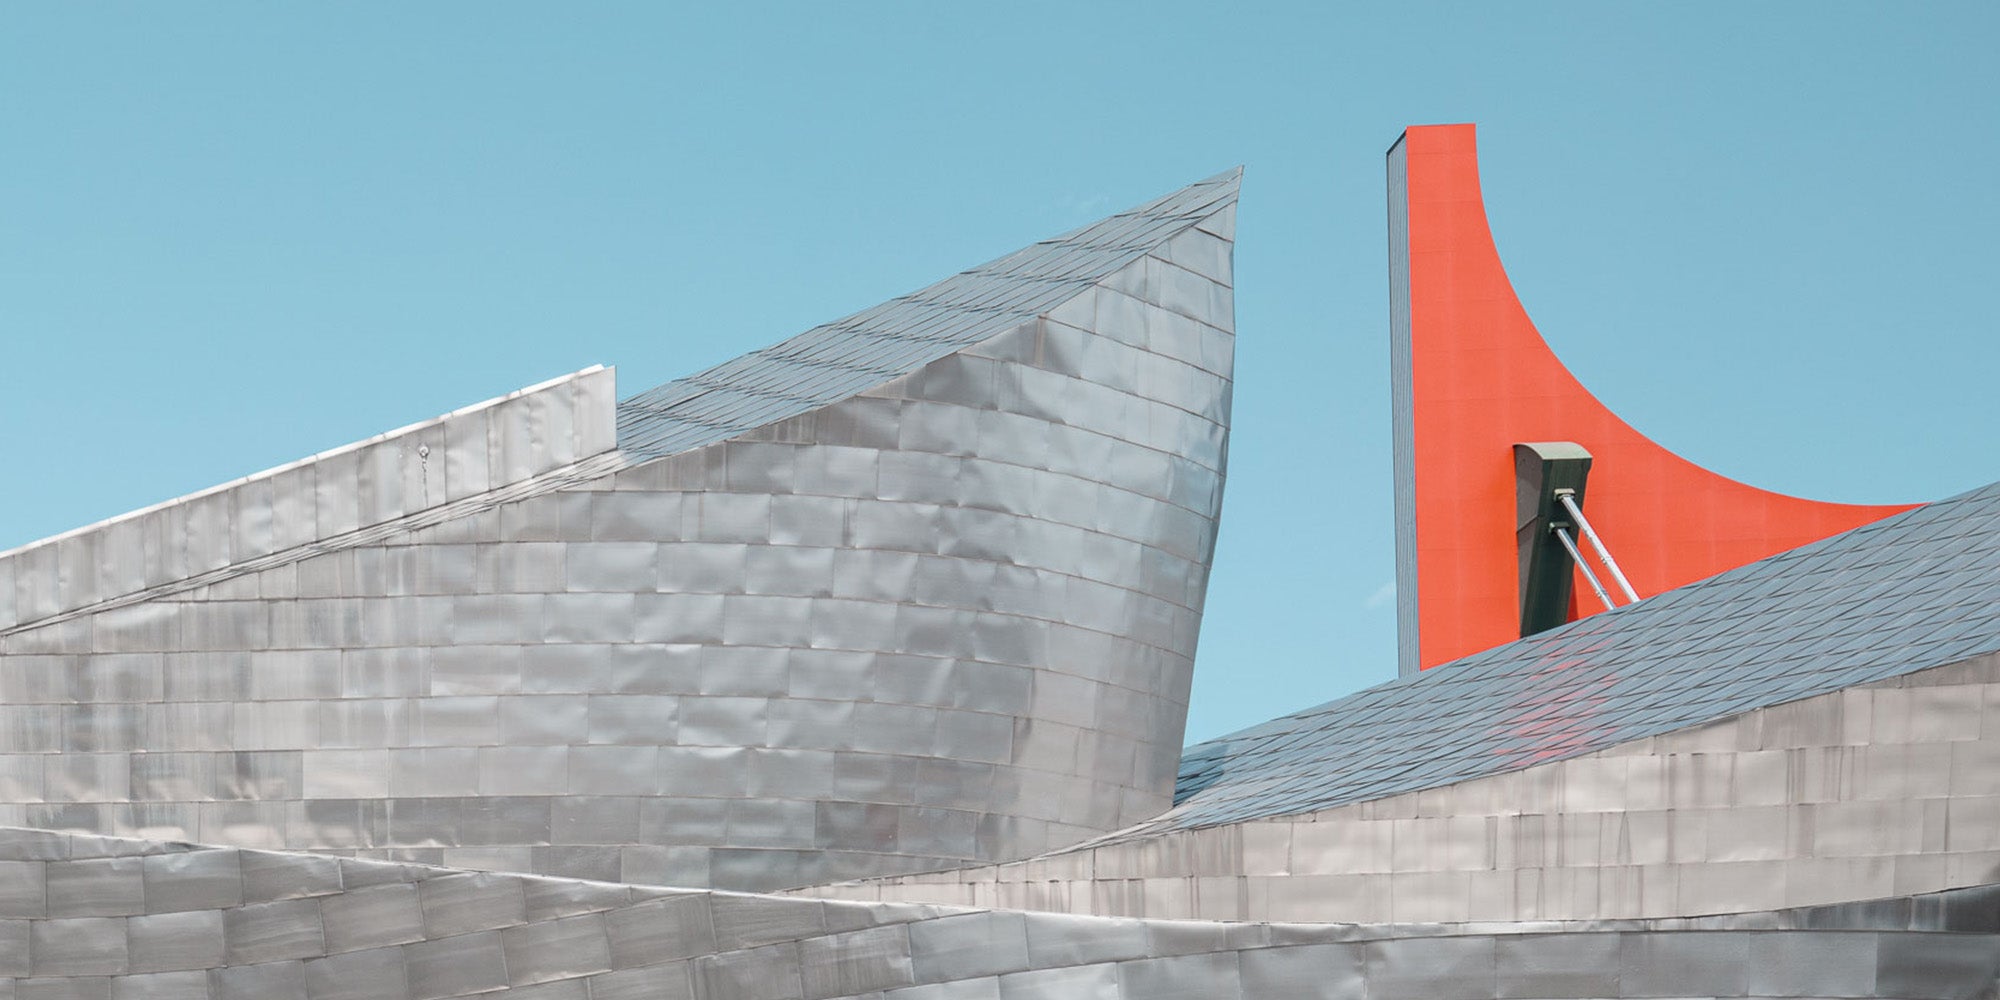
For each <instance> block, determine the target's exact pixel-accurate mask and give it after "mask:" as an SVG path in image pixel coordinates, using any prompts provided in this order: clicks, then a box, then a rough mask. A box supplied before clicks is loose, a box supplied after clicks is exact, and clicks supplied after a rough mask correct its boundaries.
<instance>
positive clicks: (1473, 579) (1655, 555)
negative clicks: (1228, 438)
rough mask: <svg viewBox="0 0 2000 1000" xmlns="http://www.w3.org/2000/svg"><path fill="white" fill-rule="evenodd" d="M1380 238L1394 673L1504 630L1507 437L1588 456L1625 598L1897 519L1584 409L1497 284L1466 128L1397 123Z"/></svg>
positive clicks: (1517, 589) (1511, 510)
mask: <svg viewBox="0 0 2000 1000" xmlns="http://www.w3.org/2000/svg"><path fill="white" fill-rule="evenodd" d="M1389 244H1390V246H1389V257H1390V264H1389V268H1390V281H1389V285H1390V303H1391V304H1390V326H1391V348H1390V356H1391V359H1392V364H1391V367H1392V369H1393V371H1392V383H1391V396H1392V400H1393V405H1394V433H1395V462H1396V468H1395V475H1396V592H1397V618H1398V621H1397V626H1398V630H1399V642H1400V657H1399V659H1400V669H1401V671H1402V672H1403V673H1406V674H1407V673H1412V672H1415V671H1416V670H1420V669H1427V668H1429V667H1433V666H1436V665H1438V664H1440V663H1445V662H1448V661H1451V660H1455V659H1458V658H1460V657H1463V656H1467V655H1470V654H1472V653H1477V652H1479V651H1481V650H1483V649H1488V648H1490V647H1493V646H1497V645H1499V644H1501V643H1504V642H1508V641H1511V640H1513V639H1516V638H1519V637H1520V634H1521V629H1522V608H1523V605H1522V598H1523V595H1522V592H1521V587H1522V586H1524V585H1523V584H1522V583H1521V582H1520V581H1521V580H1522V579H1523V577H1522V570H1521V566H1522V562H1521V559H1522V556H1521V552H1522V549H1521V548H1520V546H1519V545H1517V538H1516V530H1517V528H1519V527H1520V525H1519V523H1518V521H1517V519H1516V512H1517V497H1516V480H1515V454H1514V446H1515V445H1517V444H1522V443H1528V442H1574V443H1575V444H1577V445H1579V446H1581V447H1582V448H1583V449H1584V450H1585V451H1587V452H1588V454H1589V457H1590V460H1591V461H1590V466H1589V501H1588V504H1587V505H1586V506H1587V508H1588V518H1589V523H1590V524H1591V525H1593V526H1594V527H1595V528H1596V531H1597V533H1598V534H1600V535H1601V536H1602V538H1603V541H1604V543H1605V545H1606V546H1608V548H1609V550H1610V551H1611V552H1612V553H1614V554H1615V555H1616V558H1617V565H1618V566H1619V567H1621V568H1622V569H1623V571H1624V575H1626V576H1627V577H1629V578H1630V580H1631V586H1632V588H1633V590H1635V591H1636V592H1637V594H1638V596H1639V597H1640V598H1642V599H1643V598H1645V597H1649V596H1652V595H1654V594H1657V593H1659V592H1661V591H1663V590H1668V589H1671V588H1673V587H1678V586H1680V585H1682V584H1685V583H1691V582H1693V581H1695V580H1699V579H1702V578H1703V577H1708V576H1713V575H1714V574H1716V573H1720V572H1722V571H1724V570H1727V569H1732V568H1735V567H1737V566H1741V565H1743V564H1744V563H1748V562H1752V561H1754V560H1757V559H1762V558H1764V557H1766V556H1770V555H1774V554H1776V553H1779V552H1783V551H1785V550H1787V549H1791V548H1796V547H1798V546H1800V545H1804V544H1806V543H1808V542H1813V541H1817V540H1819V539H1821V538H1825V537H1827V536H1829V535H1834V534H1838V533H1839V532H1842V531H1846V530H1848V529H1850V528H1854V527H1858V526H1860V525H1863V524H1867V523H1868V522H1870V521H1875V520H1879V519H1881V518H1884V517H1888V516H1889V515H1891V514H1897V513H1901V512H1902V511H1905V510H1908V509H1910V506H1911V505H1890V506H1859V505H1854V504H1838V503H1822V502H1819V501H1814V500H1803V499H1800V498H1798V497H1790V496H1784V495H1782V494H1778V493H1772V492H1769V491H1767V490H1760V489H1758V488H1756V487H1754V486H1748V485H1745V484H1743V483H1739V482H1737V481H1735V480H1733V479H1730V478H1728V477H1726V476H1722V475H1719V474H1717V473H1714V472H1711V471H1709V470H1707V469H1704V468H1702V467H1701V466H1698V465H1695V464H1694V463H1692V462H1690V461H1688V460H1686V459H1684V458H1681V457H1680V456H1678V455H1675V454H1674V453H1673V452H1670V451H1668V450H1667V449H1665V448H1663V447H1661V446H1660V445H1658V444H1655V443H1654V442H1653V441H1651V440H1649V439H1648V438H1647V437H1646V436H1645V435H1643V434H1640V433H1639V432H1638V431H1636V430H1634V429H1632V427H1631V426H1630V425H1628V424H1626V423H1625V422H1624V421H1623V420H1620V419H1619V418H1618V416H1617V415H1616V414H1614V413H1612V412H1611V411H1610V410H1609V409H1607V408H1606V407H1605V406H1604V404H1603V403H1600V402H1598V400H1597V398H1596V397H1595V396H1592V395H1591V394H1590V391H1589V390H1587V389H1585V388H1584V387H1583V385H1582V384H1581V383H1579V382H1578V381H1577V380H1576V377H1575V376H1573V375H1571V374H1570V372H1569V369H1567V368H1565V367H1563V364H1562V362H1561V361H1560V360H1558V359H1557V358H1556V356H1555V354H1554V353H1553V352H1551V351H1550V350H1549V346H1548V344H1547V343H1546V342H1545V341H1543V340H1542V336H1541V334H1540V333H1539V332H1537V331H1536V329H1535V324H1534V323H1533V322H1532V321H1531V320H1529V318H1528V315H1527V312H1526V311H1525V310H1524V309H1523V308H1522V307H1521V302H1520V300H1519V299H1517V298H1516V297H1515V295H1514V289H1513V286H1512V285H1511V284H1510V283H1509V282H1508V280H1507V272H1506V270H1505V269H1504V268H1503V267H1502V266H1501V264H1500V255H1499V253H1498V252H1497V251H1496V250H1495V249H1494V246H1493V234H1492V232H1491V231H1490V230H1489V229H1488V227H1487V221H1486V208H1485V205H1484V203H1483V202H1482V201H1481V198H1480V192H1479V159H1478V152H1477V147H1476V145H1475V143H1474V138H1473V127H1472V126H1471V125H1426V126H1417V127H1413V128H1410V129H1408V130H1407V131H1405V132H1404V133H1403V137H1402V139H1400V140H1399V141H1398V142H1397V143H1396V145H1395V146H1394V147H1392V148H1391V149H1390V150H1389ZM1572 592H1573V593H1574V592H1581V593H1585V594H1588V593H1589V590H1588V589H1586V587H1585V586H1584V585H1581V584H1580V585H1578V586H1576V587H1573V588H1572ZM1570 607H1571V612H1570V618H1571V619H1572V620H1573V619H1574V618H1575V617H1578V616H1580V614H1589V613H1592V612H1595V611H1597V610H1599V609H1600V608H1601V607H1602V606H1601V605H1599V604H1597V603H1595V602H1593V601H1592V600H1591V599H1590V598H1588V597H1586V598H1585V599H1584V600H1583V601H1582V602H1580V603H1579V602H1577V601H1576V600H1574V598H1572V599H1571V603H1570Z"/></svg>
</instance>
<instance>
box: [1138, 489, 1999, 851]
mask: <svg viewBox="0 0 2000 1000" xmlns="http://www.w3.org/2000/svg"><path fill="white" fill-rule="evenodd" d="M1995 607H2000V483H1996V484H1994V485H1991V486H1987V487H1983V488H1981V489H1978V490H1974V491H1971V492H1969V493H1966V494H1963V495H1961V496H1958V497H1954V498H1952V499H1949V500H1943V501H1939V502H1937V503H1933V504H1930V505H1928V506H1925V507H1920V508H1917V509H1916V510H1913V511H1910V512H1908V513H1905V514H1901V515H1898V516H1896V517H1892V518H1889V519H1886V520H1883V521H1879V522H1876V523H1874V524H1871V525H1866V526H1863V527H1861V528H1857V529H1854V530H1853V531H1849V532H1846V533H1844V534H1840V535H1836V536H1834V537H1832V538H1829V539H1826V540H1823V541H1820V542H1817V543H1814V544H1812V545H1808V546H1805V547H1802V548H1799V549H1795V550H1792V551H1790V552H1785V553H1781V554H1779V555H1776V556H1773V557H1771V558H1768V559H1764V560H1761V561H1758V562H1755V563H1751V564H1749V565H1747V566H1743V567H1740V568H1738V569H1735V570H1731V571H1730V572H1727V573H1723V574H1721V575H1718V576H1715V577H1711V578H1709V579H1707V580H1703V581H1700V582H1697V583H1693V584H1690V585H1688V586H1685V587H1681V588H1679V589H1677V590H1673V591H1669V592H1667V593H1665V594H1661V595H1658V596H1656V597H1652V598H1648V599H1647V600H1644V601H1640V602H1638V603H1637V604H1631V605H1627V606H1625V607H1623V608H1620V609H1618V610H1617V611H1613V612H1606V613H1603V614H1598V615H1593V616H1591V617H1589V618H1585V619H1583V620H1581V621H1578V622H1574V623H1571V624H1570V625H1567V626H1565V627H1563V628H1560V629H1556V630H1553V631H1550V632H1546V633H1543V634H1541V635H1538V636H1534V637H1531V638H1527V639H1522V640H1520V641H1518V642H1512V643H1508V644H1506V645H1504V646H1499V647H1496V648H1494V649H1491V650H1487V651H1486V652H1483V653H1479V654H1476V655H1473V656H1470V657H1467V658H1465V659H1463V660H1459V661H1457V662H1455V663H1450V664H1446V665H1443V666H1440V667H1437V668H1434V669H1432V670H1428V671H1425V672H1423V673H1421V674H1417V675H1414V676H1410V677H1404V678H1399V679H1397V680H1394V681H1391V682H1389V683H1387V684H1383V685H1380V686H1378V687H1374V688H1370V689H1368V690H1366V691H1362V692H1359V693H1357V694H1354V695H1351V696H1349V697H1346V698H1342V699H1339V700H1337V701H1333V702H1329V703H1327V704H1325V705H1321V706H1319V707H1317V708H1313V709H1309V710H1307V711H1304V712H1299V713H1296V714H1293V715H1288V716H1285V717H1283V718H1278V719H1273V720H1271V721H1269V722H1266V723H1263V724H1261V725H1258V726H1253V727H1251V728H1249V729H1245V730H1242V731H1241V732H1237V733H1234V734H1231V735H1229V736H1224V737H1221V738H1219V739H1215V740H1210V741H1208V742H1206V743H1201V744H1197V745H1195V746H1192V747H1189V748H1188V749H1187V750H1186V751H1185V753H1184V755H1183V757H1182V762H1181V768H1180V777H1179V782H1178V785H1177V788H1176V792H1175V801H1176V802H1177V805H1176V807H1175V808H1174V809H1173V810H1172V811H1171V812H1169V813H1167V814H1166V815H1164V816H1162V817H1161V818H1160V819H1159V820H1156V821H1154V822H1153V823H1150V824H1145V825H1143V826H1142V827H1141V828H1139V829H1138V830H1135V831H1133V832H1134V833H1135V834H1136V833H1139V832H1142V831H1143V832H1154V831H1158V830H1161V829H1175V828H1188V827H1197V826H1209V825H1214V824H1218V823H1227V822H1236V821H1241V820H1245V819H1252V818H1257V817H1263V816H1280V815H1291V814H1297V813H1304V812H1311V811H1316V810H1320V809H1325V808H1329V807H1332V806H1337V805H1341V804H1344V803H1349V802H1357V801H1363V800H1367V799H1373V798H1379V797H1382V796H1387V795H1395V794H1400V793H1404V792H1410V791H1417V790H1421V789H1424V788H1432V787H1437V786H1441V785H1446V784H1451V783H1454V782H1458V781H1463V780H1466V779H1468V778H1475V777H1480V776H1483V775H1489V774H1497V773H1501V772H1505V771H1511V770H1515V769H1518V768H1522V767H1526V766H1529V765H1531V764H1538V763H1542V762H1544V761H1549V760H1558V759H1562V758H1565V757H1573V756H1577V755H1581V754H1585V753H1590V752H1593V751H1597V750H1601V749H1604V748H1606V747H1609V746H1613V745H1615V744H1619V743H1624V742H1628V741H1631V740H1634V739H1640V738H1644V737H1647V736H1653V735H1658V734H1660V733H1666V732H1672V731H1674V730H1677V729H1683V728H1687V727H1690V726H1696V725H1701V724H1704V723H1708V722H1712V721H1715V720H1718V719H1722V718H1727V717H1729V716H1733V715H1738V714H1741V713H1743V712H1746V711H1750V710H1752V709H1756V708H1762V707H1766V706H1770V705H1777V704H1782V703H1785V702H1790V701H1796V700H1798V699H1801V698H1806V697H1810V696H1813V695H1817V694H1824V693H1827V692H1829V691H1837V690H1840V689H1841V688H1845V687H1850V686H1853V685H1856V684H1863V683H1868V682H1871V681H1878V680H1883V679H1885V678H1889V677H1896V676H1900V675H1903V674H1907V673H1912V672H1915V671H1918V670H1923V669H1926V668H1929V667H1934V666H1938V665H1941V664H1945V663H1951V662H1955V661H1958V660H1962V659H1965V658H1967V657H1971V656H1976V655H1980V654H1983V653H1988V652H1993V651H1995V650H2000V615H1995V614H1994V613H1993V609H1994V608H1995ZM1124 836H1125V835H1124V834H1113V835H1112V837H1111V838H1109V839H1121V838H1123V837H1124Z"/></svg>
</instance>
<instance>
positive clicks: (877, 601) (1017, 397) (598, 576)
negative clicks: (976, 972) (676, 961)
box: [0, 174, 1236, 888]
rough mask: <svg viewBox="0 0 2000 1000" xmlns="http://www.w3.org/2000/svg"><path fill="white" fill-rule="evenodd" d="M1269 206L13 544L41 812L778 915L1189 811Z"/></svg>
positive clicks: (2, 805) (490, 407)
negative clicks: (1237, 413)
mask: <svg viewBox="0 0 2000 1000" xmlns="http://www.w3.org/2000/svg"><path fill="white" fill-rule="evenodd" d="M1235 190H1236V180H1235V176H1234V175H1233V174H1231V175H1226V176H1224V177H1221V178H1217V179H1215V180H1212V181H1208V182H1203V183H1201V184H1197V185H1194V186H1193V187H1190V188H1188V189H1185V190H1184V191H1181V192H1177V193H1176V194H1175V195H1172V196H1169V197H1168V198H1165V199H1162V200H1160V201H1158V202H1154V203H1152V204H1149V205H1147V206H1142V207H1141V208H1139V209H1135V210H1134V211H1133V212H1129V213H1125V214H1124V215H1120V216H1114V217H1113V218H1111V219H1108V220H1106V221H1105V222H1102V223H1099V224H1097V225H1095V226H1092V227H1087V228H1085V229H1083V230H1079V231H1078V232H1076V233H1072V234H1070V235H1069V236H1066V237H1063V238H1061V239H1059V240H1054V241H1050V242H1049V243H1046V244H1038V245H1037V246H1036V247H1032V248H1030V249H1029V250H1027V251H1023V252H1022V253H1020V254H1015V255H1012V256H1010V257H1007V258H1002V259H1001V260H999V261H996V262H994V263H993V264H991V265H987V266H986V267H984V268H980V269H976V270H975V271H972V272H968V273H967V274H965V275H961V276H959V277H957V278H953V279H949V280H947V281H946V282H943V283H940V284H939V285H936V286H933V287H931V288H929V289H925V290H923V291H921V292H918V293H915V294H913V295H912V296H908V297H906V298H905V299H901V300H897V301H896V302H892V303H889V304H887V305H886V306H884V307H882V308H881V309H878V310H871V311H869V312H866V313H862V314H859V315H857V316H855V317H850V318H849V319H847V320H843V321H841V322H839V323H836V324H830V325H829V326H827V327H822V328H820V329H818V330H814V331H809V332H808V333H807V334H803V335H801V336H800V337H797V338H794V339H793V340H791V341H787V342H786V343H784V344H780V345H778V346H776V347H774V348H770V349H768V350H766V351H763V352H759V353H758V354H756V355H752V356H750V357H749V358H746V359H744V361H742V362H733V363H731V364H730V365H725V366H723V367H721V368H718V369H716V370H714V371H712V372H709V373H704V374H703V375H700V376H695V377H693V378H691V379H688V380H684V381H683V382H680V383H674V384H673V385H669V386H665V387H662V388H661V389H659V390H655V391H653V392H649V393H645V394H641V395H640V396H637V397H634V398H633V399H632V400H628V401H627V402H626V403H623V404H619V405H618V406H617V407H616V409H615V410H614V408H613V407H612V405H611V404H610V397H611V393H610V384H609V383H610V380H611V378H612V375H611V373H610V372H609V371H604V370H593V371H587V372H583V373H579V374H578V375H576V376H572V377H570V378H568V379H563V380H558V381H557V382H554V383H550V384H548V385H545V386H541V387H537V388H536V389H534V390H530V391H525V392H524V393H522V394H519V395H517V396H516V397H510V398H509V399H505V400H499V401H495V402H494V403H493V404H487V405H484V406H482V407H476V408H473V409H471V410H467V411H462V412H460V413H457V414H453V415H450V416H447V417H445V418H441V419H440V420H439V421H434V422H432V423H430V424H425V425H419V426H417V427H414V428H409V429H406V430H404V431H400V432H396V433H394V434H391V435H387V436H385V437H384V438H382V439H378V440H375V441H371V442H363V443H362V444H360V445H357V446H355V447H354V448H350V449H343V450H342V451H340V452H335V453H329V454H328V455H323V456H318V457H316V458H315V459H312V460H308V461H307V462H305V463H300V464H299V465H297V466H292V467H287V468H286V469H281V470H274V472H272V473H269V474H265V475H263V476H259V477H252V478H251V479H249V480H246V481H244V482H242V483H237V484H231V485H230V486H227V487H223V488H219V489H218V490H216V491H211V492H210V493H207V494H202V495H200V496H197V497H193V498H189V499H187V500H184V501H180V502H176V503H173V504H169V505H165V506H163V507H162V508H158V509H156V510H153V511H148V512H141V513H140V514H139V515H134V516H132V517H128V518H125V519H121V520H119V521H117V522H112V523H108V524H106V525H101V526H96V527H93V528H90V529H84V530H83V531H81V532H77V533H74V534H73V535H71V536H65V537H64V538H62V539H57V540H52V541H51V542H49V543H44V544H42V545H38V546H33V547H30V548H29V549H26V550H21V551H17V552H15V553H11V554H9V555H8V556H5V557H0V566H4V568H5V569H6V570H7V571H8V573H9V575H10V576H11V580H12V583H13V586H12V587H9V588H4V589H6V590H7V591H8V592H9V594H10V596H15V595H18V598H17V599H16V600H15V603H14V607H13V609H12V611H13V615H12V618H13V619H14V620H15V624H14V625H13V627H12V628H10V629H9V630H7V631H6V633H5V634H4V637H0V643H4V645H0V698H4V705H0V713H4V714H0V741H3V742H0V822H12V823H17V824H21V825H25V826H31V827H37V828H45V829H53V830H66V831H78V832H98V833H117V834H129V835H141V836H152V837H166V838H173V839H187V840H196V841H202V842H208V843H217V844H230V845H238V846H246V847H259V848H279V849H297V850H312V851H335V852H341V853H351V854H355V855H362V856H370V857H377V858H392V859H399V860H416V861H425V862H431V863H440V864H450V865H455V866H462V867H472V868H495V869H508V870H515V871H528V872H540V873H549V874H558V875H567V876H576V877H589V878H600V879H616V880H624V881H631V882H649V883H669V884H678V885H719V886H726V887H736V888H767V887H781V886H798V885H807V884H812V883H816V882H823V881H827V880H829V879H838V878H846V877H854V876H860V875H869V874H883V873H892V872H904V871H919V870H926V869H934V868H942V867H952V866H957V865H962V864H965V863H967V862H972V861H981V860H999V859H1006V858H1013V857H1020V856H1025V855H1028V854H1033V853H1037V852H1040V851H1044V850H1048V849H1051V848H1055V847H1060V846H1063V845H1065V844H1069V843H1074V842H1076V841H1079V840H1082V839H1084V838H1087V837H1089V836H1091V835H1094V834H1097V833H1101V832H1104V831H1108V830H1113V829H1117V828H1119V827H1122V826H1125V825H1128V824H1130V823H1133V822H1136V821H1138V820H1141V819H1144V818H1147V817H1149V816H1152V815H1155V814H1157V813H1158V812H1160V811H1161V810H1162V809H1164V808H1165V807H1166V806H1167V805H1168V803H1169V801H1170V796H1171V792H1172V787H1173V780H1174V772H1175V766H1176V762H1177V760H1178V756H1179V746H1180V740H1181V734H1182V726H1183V723H1184V720H1185V711H1186V699H1187V690H1188V682H1189V677H1190V672H1191V669H1192V663H1193V655H1194V648H1195V641H1196V636H1197V632H1198V629H1199V623H1200V611H1201V603H1202V594H1203V591H1204V588H1205V586H1206V580H1207V574H1208V565H1209V558H1210V554H1211V552H1212V550H1213V545H1214V538H1215V523H1216V517H1217V514H1218V511H1219V508H1220V503H1221V497H1222V477H1223V468H1224V464H1225V457H1226V436H1227V427H1228V410H1229V386H1230V358H1231V334H1232V322H1231V313H1232V309H1231V302H1230V236H1231V231H1230V219H1231V217H1232V215H1233V205H1234V199H1235ZM614 424H615V426H616V430H615V435H616V446H615V447H613V435H614V430H613V427H614ZM127 536H130V537H127Z"/></svg>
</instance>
